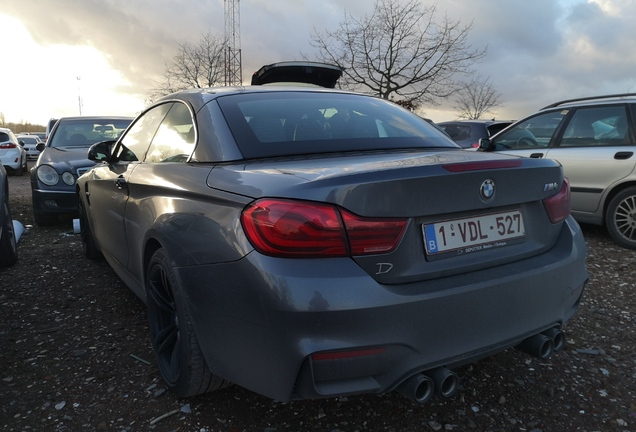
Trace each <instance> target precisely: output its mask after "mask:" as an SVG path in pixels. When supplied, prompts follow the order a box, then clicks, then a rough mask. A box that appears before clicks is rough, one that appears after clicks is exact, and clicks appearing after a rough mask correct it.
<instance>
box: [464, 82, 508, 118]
mask: <svg viewBox="0 0 636 432" xmlns="http://www.w3.org/2000/svg"><path fill="white" fill-rule="evenodd" d="M500 99H501V94H500V93H499V92H498V91H497V90H496V89H495V86H494V85H493V84H492V83H491V82H490V78H487V79H482V78H481V77H476V78H474V79H472V80H471V81H470V82H468V83H467V84H466V85H464V87H462V88H461V89H460V90H459V91H458V92H457V96H456V98H455V105H454V106H453V108H454V109H456V110H457V112H458V114H459V118H465V119H470V120H476V119H478V118H481V117H482V116H483V115H484V114H486V113H487V112H491V111H492V109H493V108H495V107H498V106H500V105H501V100H500Z"/></svg>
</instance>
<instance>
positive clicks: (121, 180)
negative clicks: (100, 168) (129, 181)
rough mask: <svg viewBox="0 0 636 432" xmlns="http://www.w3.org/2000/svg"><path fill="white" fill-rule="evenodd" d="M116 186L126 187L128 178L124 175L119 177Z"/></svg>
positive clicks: (119, 187) (118, 187)
mask: <svg viewBox="0 0 636 432" xmlns="http://www.w3.org/2000/svg"><path fill="white" fill-rule="evenodd" d="M115 186H117V189H123V188H125V187H126V180H125V179H124V177H123V176H119V177H117V180H115Z"/></svg>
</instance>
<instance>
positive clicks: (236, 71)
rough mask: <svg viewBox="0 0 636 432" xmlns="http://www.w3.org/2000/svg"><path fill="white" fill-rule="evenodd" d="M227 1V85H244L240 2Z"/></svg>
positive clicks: (235, 0)
mask: <svg viewBox="0 0 636 432" xmlns="http://www.w3.org/2000/svg"><path fill="white" fill-rule="evenodd" d="M224 1H225V45H226V47H225V85H227V86H235V85H242V84H243V73H242V68H241V32H240V28H239V27H240V17H239V0H224Z"/></svg>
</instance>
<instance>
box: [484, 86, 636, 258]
mask: <svg viewBox="0 0 636 432" xmlns="http://www.w3.org/2000/svg"><path fill="white" fill-rule="evenodd" d="M634 96H636V94H621V95H606V96H596V97H589V98H579V99H571V100H566V101H561V102H556V103H554V104H552V105H549V106H547V107H545V108H543V109H542V110H540V111H539V112H537V113H535V114H532V115H530V116H528V117H526V118H524V119H522V120H520V121H518V122H517V123H515V125H514V126H512V127H511V128H509V129H507V130H506V131H504V132H502V133H501V134H499V135H497V136H496V137H493V138H492V139H491V140H487V141H484V142H482V145H481V149H482V150H484V151H496V152H500V153H510V154H515V155H521V156H528V157H532V158H539V159H545V158H549V159H554V160H557V161H559V163H561V165H563V169H564V171H565V175H566V176H567V177H568V179H569V181H570V185H571V187H572V215H573V216H574V217H575V218H576V219H577V220H578V221H579V222H582V223H589V224H594V225H605V226H606V227H607V230H608V232H609V233H610V235H611V236H612V238H613V239H614V241H615V242H616V243H617V244H619V245H621V246H623V247H626V248H629V249H636V170H634V168H635V167H636V131H635V129H634V126H635V124H636V123H635V119H636V117H635V115H636V98H634Z"/></svg>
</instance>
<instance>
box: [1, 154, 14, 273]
mask: <svg viewBox="0 0 636 432" xmlns="http://www.w3.org/2000/svg"><path fill="white" fill-rule="evenodd" d="M16 261H18V245H17V241H16V237H15V230H14V227H13V219H12V218H11V210H10V209H9V182H8V180H7V171H6V170H5V169H4V166H2V165H0V267H9V266H12V265H13V264H15V263H16Z"/></svg>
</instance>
